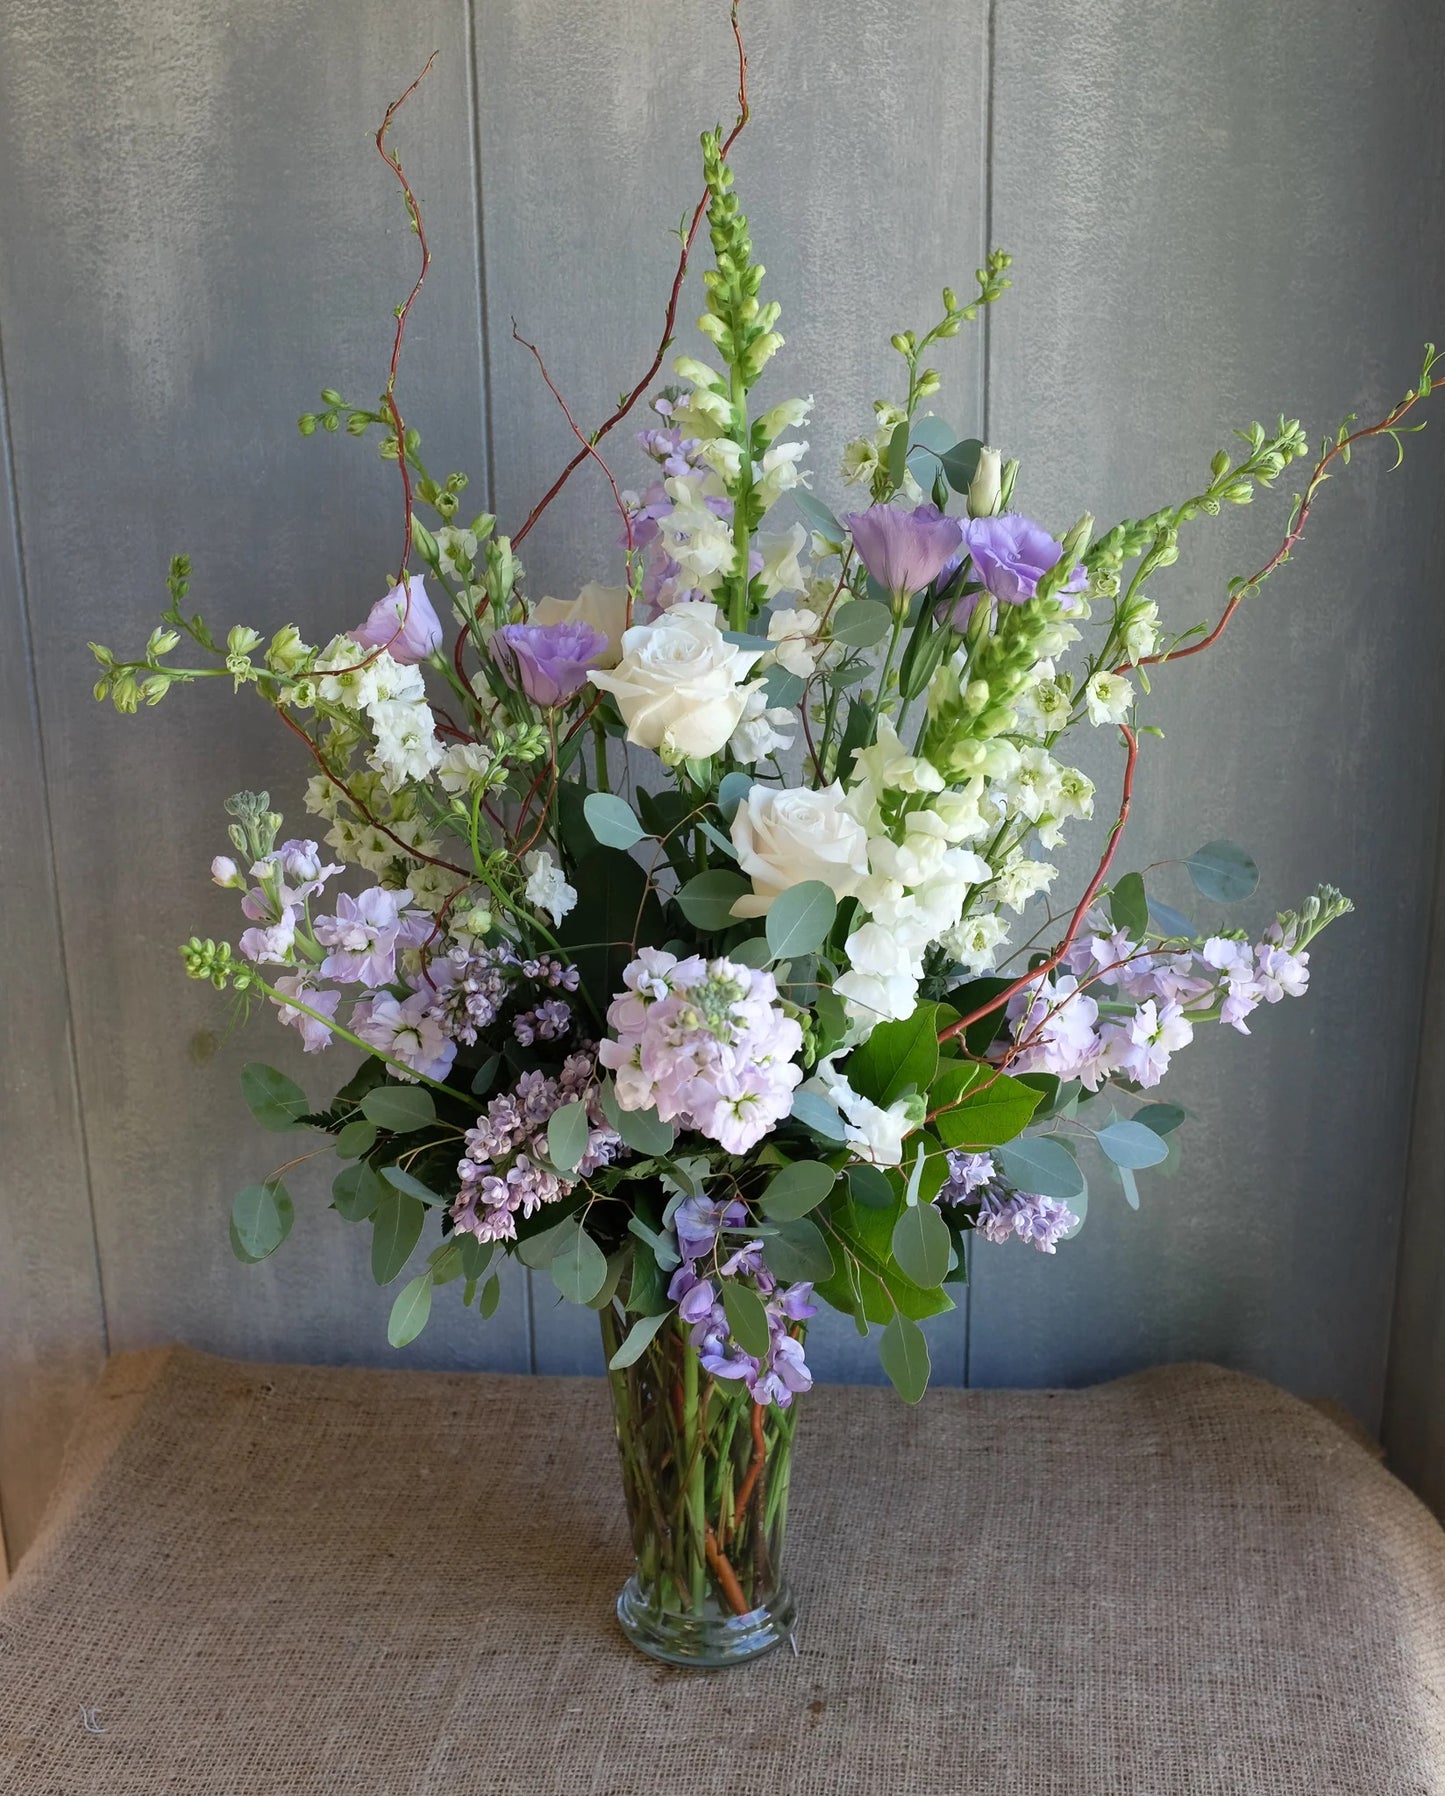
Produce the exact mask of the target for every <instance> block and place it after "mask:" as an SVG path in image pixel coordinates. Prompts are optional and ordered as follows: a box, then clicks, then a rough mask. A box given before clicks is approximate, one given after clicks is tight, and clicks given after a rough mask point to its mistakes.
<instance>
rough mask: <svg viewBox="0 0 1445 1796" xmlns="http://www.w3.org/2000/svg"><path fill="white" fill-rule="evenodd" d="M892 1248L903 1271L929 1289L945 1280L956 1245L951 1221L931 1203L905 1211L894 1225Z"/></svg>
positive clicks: (916, 1205) (905, 1274)
mask: <svg viewBox="0 0 1445 1796" xmlns="http://www.w3.org/2000/svg"><path fill="white" fill-rule="evenodd" d="M921 1163H922V1162H921V1161H920V1165H921ZM892 1248H893V1257H894V1259H895V1260H896V1261H897V1262H898V1267H899V1270H900V1271H901V1272H902V1273H903V1275H904V1276H905V1277H906V1278H910V1279H912V1280H913V1282H914V1284H915V1285H919V1286H921V1287H922V1288H923V1289H925V1290H927V1289H928V1288H929V1287H930V1286H932V1285H941V1284H942V1283H943V1280H944V1278H945V1276H946V1275H947V1272H948V1263H949V1259H950V1257H951V1255H952V1252H953V1244H952V1241H951V1240H950V1238H949V1233H948V1225H947V1223H946V1222H945V1221H944V1220H943V1218H942V1216H940V1215H939V1213H938V1211H937V1210H935V1209H934V1207H933V1205H932V1204H931V1203H927V1204H919V1203H915V1204H911V1205H910V1206H909V1207H908V1208H907V1209H905V1210H904V1212H903V1214H902V1215H901V1216H900V1217H899V1218H898V1220H897V1221H896V1222H895V1223H894V1225H893V1236H892Z"/></svg>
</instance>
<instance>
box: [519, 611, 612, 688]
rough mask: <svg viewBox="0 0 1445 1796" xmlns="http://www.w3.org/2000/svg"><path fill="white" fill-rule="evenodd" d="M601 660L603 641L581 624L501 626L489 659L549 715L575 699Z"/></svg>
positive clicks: (604, 650)
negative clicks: (552, 710)
mask: <svg viewBox="0 0 1445 1796" xmlns="http://www.w3.org/2000/svg"><path fill="white" fill-rule="evenodd" d="M606 654H607V638H606V637H605V636H604V635H603V634H602V632H601V631H600V630H598V629H594V628H593V626H592V625H591V624H589V623H586V622H584V621H583V620H582V619H581V618H571V619H569V620H568V621H567V622H565V623H560V624H503V625H502V627H501V629H500V630H498V631H496V632H495V633H494V635H493V636H492V659H493V660H494V661H495V662H496V664H497V666H498V667H500V668H501V670H502V672H503V674H505V676H506V677H507V679H508V680H509V681H510V682H511V684H512V685H513V686H518V687H520V688H521V690H522V691H523V692H525V693H526V695H527V697H528V698H529V699H531V701H532V703H533V704H534V705H540V706H541V707H542V709H543V710H544V711H550V710H551V709H552V707H553V706H554V705H561V704H565V703H566V702H567V700H568V699H569V698H575V697H576V695H577V694H578V693H579V692H580V691H581V690H582V688H583V686H585V685H586V683H587V676H588V674H589V673H590V672H591V671H592V669H593V668H594V667H599V666H600V665H601V663H602V661H603V659H604V658H605V657H606Z"/></svg>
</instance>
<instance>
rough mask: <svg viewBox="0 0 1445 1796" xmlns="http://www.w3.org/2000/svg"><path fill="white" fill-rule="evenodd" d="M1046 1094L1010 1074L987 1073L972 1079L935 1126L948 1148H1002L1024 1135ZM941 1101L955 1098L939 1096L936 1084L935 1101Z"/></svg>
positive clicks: (937, 1119)
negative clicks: (1003, 1145) (1041, 1099)
mask: <svg viewBox="0 0 1445 1796" xmlns="http://www.w3.org/2000/svg"><path fill="white" fill-rule="evenodd" d="M961 1064H962V1063H961ZM950 1073H951V1069H950ZM964 1076H965V1075H963V1074H962V1073H960V1075H959V1077H960V1078H962V1077H964ZM1042 1095H1043V1094H1042V1093H1041V1092H1039V1091H1037V1090H1035V1089H1034V1087H1032V1086H1030V1085H1025V1084H1024V1082H1023V1080H1022V1079H1015V1078H1013V1077H1011V1076H1010V1075H1009V1074H1008V1073H993V1072H990V1073H986V1074H985V1075H984V1076H983V1078H982V1079H977V1078H975V1079H972V1080H970V1082H969V1085H968V1088H967V1089H966V1091H965V1093H964V1095H963V1097H962V1098H961V1099H959V1100H958V1102H957V1103H953V1104H952V1107H951V1108H949V1109H947V1110H945V1111H943V1112H942V1114H940V1115H939V1116H937V1117H935V1118H934V1124H933V1126H934V1127H935V1128H936V1129H937V1131H938V1134H939V1137H940V1138H941V1140H942V1141H943V1143H944V1145H945V1146H946V1147H960V1148H968V1149H969V1150H970V1151H972V1152H978V1151H981V1150H982V1149H985V1148H995V1147H999V1146H1001V1145H1002V1144H1003V1143H1004V1142H1006V1141H1012V1140H1013V1139H1014V1138H1015V1137H1016V1136H1018V1135H1022V1134H1023V1132H1024V1130H1025V1129H1026V1128H1027V1127H1028V1125H1029V1120H1030V1118H1031V1117H1032V1116H1033V1113H1034V1111H1035V1110H1037V1109H1038V1107H1039V1101H1040V1098H1041V1097H1042ZM940 1102H951V1100H950V1099H948V1098H946V1097H945V1098H941V1097H939V1095H938V1091H937V1087H936V1086H935V1092H934V1094H933V1103H934V1104H935V1105H937V1104H938V1103H940Z"/></svg>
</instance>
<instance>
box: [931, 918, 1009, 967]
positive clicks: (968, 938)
mask: <svg viewBox="0 0 1445 1796" xmlns="http://www.w3.org/2000/svg"><path fill="white" fill-rule="evenodd" d="M1007 940H1008V924H1007V923H1005V922H1004V920H1003V918H1002V917H996V916H994V915H993V913H992V912H988V913H986V914H985V915H983V916H980V917H965V918H964V920H963V922H961V923H960V924H959V925H958V926H957V928H955V929H951V930H949V932H948V934H947V935H946V936H945V937H944V938H943V946H944V947H945V948H946V949H947V950H948V952H949V953H950V954H951V955H952V956H953V957H954V959H955V960H956V961H957V962H958V964H959V965H960V966H961V967H962V968H963V970H964V971H965V972H966V973H991V972H992V971H993V969H994V968H995V967H996V966H997V965H998V951H999V949H1000V948H1001V947H1002V946H1003V945H1004V943H1005V942H1006V941H1007Z"/></svg>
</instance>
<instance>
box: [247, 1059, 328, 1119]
mask: <svg viewBox="0 0 1445 1796" xmlns="http://www.w3.org/2000/svg"><path fill="white" fill-rule="evenodd" d="M241 1095H242V1097H244V1098H245V1100H246V1107H247V1109H248V1110H249V1111H250V1112H251V1114H252V1116H254V1117H255V1119H256V1121H257V1122H258V1123H260V1125H261V1127H262V1128H263V1129H270V1130H272V1131H273V1132H274V1133H275V1134H278V1135H280V1134H284V1133H285V1132H286V1131H287V1130H289V1129H296V1128H300V1127H302V1126H303V1124H302V1121H301V1119H302V1118H303V1117H304V1116H306V1115H307V1114H308V1113H309V1111H310V1109H311V1106H310V1104H309V1103H307V1101H306V1093H305V1092H304V1091H303V1090H302V1089H301V1087H300V1086H299V1085H298V1084H297V1083H296V1081H295V1080H294V1079H288V1078H287V1077H286V1075H285V1073H278V1072H277V1070H276V1068H275V1067H274V1066H263V1065H262V1064H261V1062H260V1061H258V1060H252V1061H248V1062H247V1064H246V1065H245V1066H243V1067H242V1068H241Z"/></svg>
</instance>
